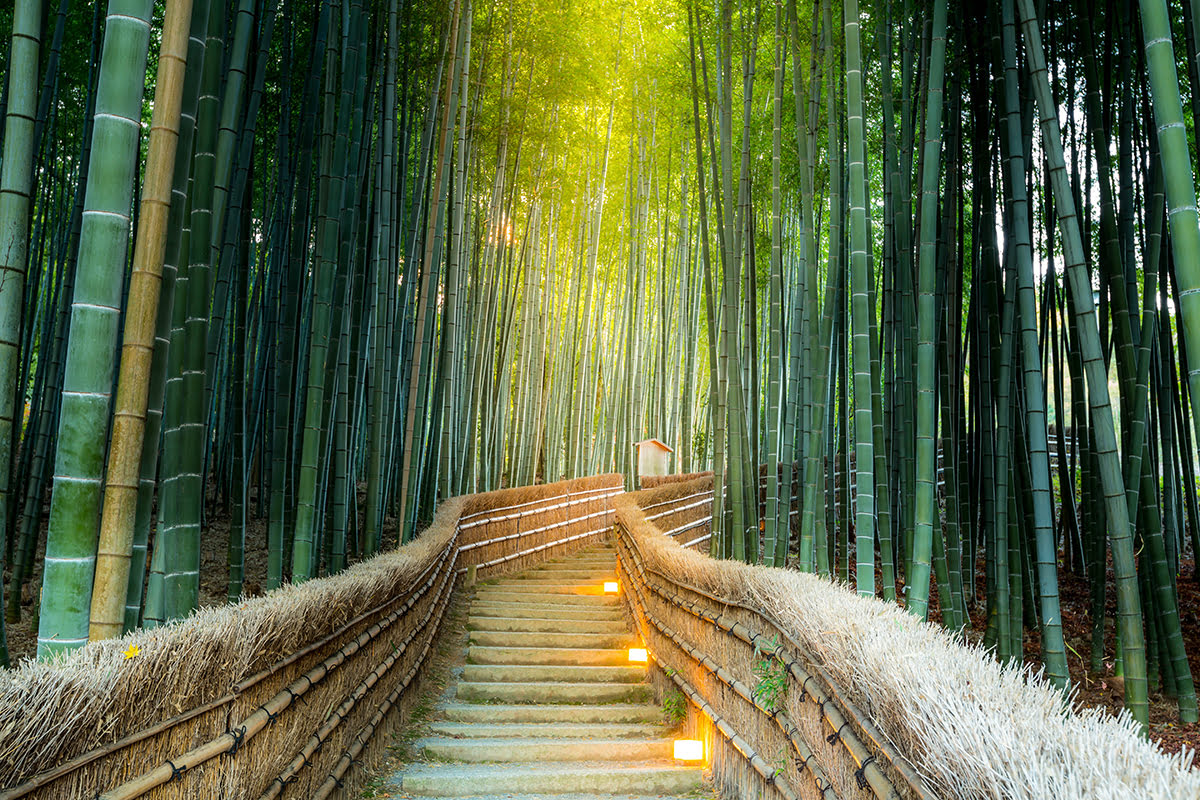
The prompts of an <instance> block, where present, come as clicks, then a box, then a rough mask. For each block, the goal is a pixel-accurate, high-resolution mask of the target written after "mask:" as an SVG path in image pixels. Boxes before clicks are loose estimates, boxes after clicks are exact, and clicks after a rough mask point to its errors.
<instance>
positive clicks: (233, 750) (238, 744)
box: [225, 725, 246, 756]
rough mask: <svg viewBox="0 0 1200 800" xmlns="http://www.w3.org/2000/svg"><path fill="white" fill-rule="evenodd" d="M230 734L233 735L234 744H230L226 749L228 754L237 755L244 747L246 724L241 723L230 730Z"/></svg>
mask: <svg viewBox="0 0 1200 800" xmlns="http://www.w3.org/2000/svg"><path fill="white" fill-rule="evenodd" d="M229 735H230V736H232V737H233V744H231V745H229V749H228V750H226V751H225V755H227V756H236V755H237V754H238V750H241V749H242V742H243V741H245V739H246V726H245V725H240V726H238V727H236V728H234V729H233V730H231V731H229Z"/></svg>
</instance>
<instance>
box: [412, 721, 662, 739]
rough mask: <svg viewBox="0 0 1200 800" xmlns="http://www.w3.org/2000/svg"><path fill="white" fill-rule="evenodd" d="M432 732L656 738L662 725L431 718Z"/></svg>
mask: <svg viewBox="0 0 1200 800" xmlns="http://www.w3.org/2000/svg"><path fill="white" fill-rule="evenodd" d="M429 729H430V731H431V732H432V733H433V735H434V736H439V737H449V738H451V739H659V738H661V737H662V735H663V727H662V726H661V725H650V724H647V723H640V724H639V723H633V722H507V723H499V724H488V725H481V724H479V723H473V722H434V723H433V724H432V725H430V726H429Z"/></svg>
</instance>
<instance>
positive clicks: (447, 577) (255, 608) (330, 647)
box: [0, 476, 621, 798]
mask: <svg viewBox="0 0 1200 800" xmlns="http://www.w3.org/2000/svg"><path fill="white" fill-rule="evenodd" d="M620 485H621V481H620V477H619V476H600V477H598V478H589V479H583V480H579V481H568V482H562V483H559V484H551V485H548V486H539V487H529V488H525V489H512V490H506V491H501V492H492V493H488V494H484V495H474V496H471V497H466V498H455V499H452V500H449V501H447V502H445V503H443V504H442V506H441V507H440V508H439V510H438V513H437V515H436V516H435V518H434V521H433V523H432V524H431V526H430V527H429V528H428V529H427V530H426V531H425V532H424V534H423V535H422V536H420V537H419V538H418V539H417V540H416V541H414V542H412V543H411V544H408V545H406V546H404V547H401V548H399V549H397V550H394V551H390V552H388V553H384V554H381V555H379V556H377V557H375V558H372V559H370V560H367V561H364V562H361V563H359V564H356V565H354V566H352V567H350V568H349V569H347V570H345V571H344V572H342V573H340V574H337V575H334V576H330V577H328V578H323V579H320V580H313V581H308V582H307V583H304V584H300V585H293V586H285V587H283V588H281V589H279V590H277V591H274V592H271V593H270V594H268V595H267V596H266V597H261V598H255V599H251V600H246V601H244V602H242V603H239V604H236V605H229V606H223V607H218V608H208V609H202V610H200V611H198V612H197V613H196V614H194V615H193V616H191V617H189V618H188V619H186V620H182V621H180V622H177V623H173V624H170V625H166V626H164V627H161V628H157V629H154V630H147V631H137V632H134V633H131V634H129V635H127V636H125V637H123V638H121V639H115V640H109V641H105V642H99V643H94V644H90V645H88V646H87V647H84V648H83V649H81V650H78V651H76V652H74V653H72V654H70V655H68V656H66V657H63V658H61V659H58V660H56V661H53V662H26V663H25V664H22V665H21V666H20V667H18V668H17V669H14V670H12V671H8V672H0V798H10V797H23V796H37V797H47V798H76V797H94V796H96V794H97V792H105V791H110V790H111V789H113V787H116V786H118V785H121V784H126V783H127V782H130V781H134V780H135V779H138V778H139V776H144V775H145V774H146V773H150V777H149V778H144V779H142V781H141V784H140V785H138V786H131V787H130V788H128V791H125V792H123V793H121V794H119V795H117V796H125V797H135V796H143V795H144V796H146V797H172V798H180V797H183V798H208V797H217V796H224V797H258V796H260V794H261V795H262V796H263V797H273V796H276V795H279V794H282V795H283V796H287V797H310V796H325V795H326V794H328V793H331V792H333V791H334V790H339V791H340V790H341V789H342V788H346V789H352V788H353V786H354V782H355V780H357V775H358V774H359V773H361V770H352V769H349V767H350V766H351V761H352V760H353V761H355V762H370V761H371V760H372V759H374V758H375V757H376V756H377V755H378V753H379V751H381V750H382V741H383V740H384V738H385V737H382V736H378V735H374V736H373V735H372V734H376V733H378V732H379V731H381V730H383V731H386V730H387V729H389V728H390V727H392V726H394V725H395V724H397V723H398V722H399V721H400V720H401V719H402V717H403V711H404V709H405V708H406V707H407V705H408V704H409V703H410V702H411V698H412V697H413V696H414V695H415V692H413V691H411V689H413V688H415V685H416V681H417V680H418V678H419V673H420V670H421V667H422V665H423V664H424V662H425V660H426V656H427V654H428V652H429V650H430V646H431V644H432V642H433V639H434V637H435V636H436V633H437V630H438V625H439V624H440V622H441V619H442V614H443V612H444V609H445V606H446V602H447V600H448V597H449V593H450V591H452V590H453V588H454V586H455V575H456V573H458V572H460V571H462V569H464V568H465V567H466V566H467V565H472V564H477V563H484V562H486V561H489V560H490V561H493V562H495V563H494V565H493V566H492V567H491V569H495V570H504V569H510V568H517V567H519V566H521V565H523V564H525V563H528V562H530V561H537V560H541V559H544V558H549V557H557V556H559V555H562V554H564V553H566V552H569V551H570V550H572V549H576V548H578V547H582V546H585V545H586V544H588V543H589V542H590V541H594V539H595V537H596V536H597V535H599V534H601V533H604V532H607V530H608V528H609V527H610V526H611V514H612V510H611V495H612V493H613V492H614V491H619V487H620ZM514 507H517V508H514ZM468 526H469V527H468ZM465 544H466V545H472V547H470V548H464V549H462V550H460V549H459V548H460V546H462V545H465ZM397 709H398V710H399V711H400V713H396V712H397ZM189 751H191V752H190V754H189V755H185V754H188V753H189ZM168 760H169V761H168ZM183 765H187V766H188V769H187V770H186V772H182V771H180V770H179V769H178V768H179V767H181V766H183ZM172 766H173V767H174V769H173V768H172ZM155 768H158V772H157V777H155V773H154V770H155ZM164 775H165V777H166V778H167V779H171V778H172V777H174V779H173V780H170V782H169V783H166V784H165V785H157V784H158V782H160V781H161V779H162V778H163V777H164ZM285 786H286V788H285Z"/></svg>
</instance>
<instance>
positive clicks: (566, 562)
mask: <svg viewBox="0 0 1200 800" xmlns="http://www.w3.org/2000/svg"><path fill="white" fill-rule="evenodd" d="M616 564H617V556H616V554H615V553H614V554H612V555H606V556H588V557H586V558H583V557H580V558H563V559H559V560H557V561H544V562H542V563H541V564H538V565H537V566H536V567H532V568H530V569H529V570H528V571H529V572H533V573H536V572H540V571H542V570H547V569H561V568H563V567H567V568H569V569H592V568H593V567H609V568H610V569H611V568H612V567H615V566H616Z"/></svg>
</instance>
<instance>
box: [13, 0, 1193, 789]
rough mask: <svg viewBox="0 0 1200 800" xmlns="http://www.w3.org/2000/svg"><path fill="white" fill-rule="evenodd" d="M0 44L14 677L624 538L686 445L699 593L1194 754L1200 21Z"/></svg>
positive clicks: (392, 13) (270, 10)
mask: <svg viewBox="0 0 1200 800" xmlns="http://www.w3.org/2000/svg"><path fill="white" fill-rule="evenodd" d="M860 2H861V4H860ZM0 31H3V32H4V33H9V32H11V36H7V37H4V40H3V44H2V45H0V76H3V83H2V88H0V531H2V532H3V550H2V551H0V564H2V565H3V582H2V586H0V597H2V600H3V605H4V614H3V617H2V618H0V662H2V663H3V665H4V667H5V668H10V669H14V670H15V669H16V668H17V667H18V666H19V665H20V664H22V663H29V662H35V663H47V664H50V663H56V662H57V661H59V660H61V659H66V658H69V657H70V656H71V655H72V653H74V652H75V651H78V650H80V649H81V648H84V647H85V646H88V643H89V642H97V641H101V640H107V639H112V638H115V637H121V636H122V635H126V634H129V633H130V632H132V631H138V630H151V629H155V628H163V627H167V626H171V625H175V624H178V622H177V621H181V620H185V619H188V618H191V617H193V616H195V615H196V614H197V612H198V611H200V610H202V609H206V608H210V607H216V606H223V605H225V604H227V603H228V604H235V605H236V604H239V603H245V602H247V600H248V599H249V598H255V597H257V596H260V595H267V596H270V595H271V593H274V592H287V591H293V590H296V589H298V587H300V585H301V584H304V583H306V582H315V581H317V580H320V579H324V578H326V577H327V576H336V575H338V574H339V573H342V572H343V571H346V570H348V569H350V568H352V567H353V566H354V565H356V564H358V563H359V562H363V561H366V560H369V559H371V558H372V557H375V556H376V554H380V553H384V552H387V551H391V550H394V549H396V548H398V547H401V546H402V545H405V544H406V543H408V542H410V541H417V542H419V541H420V539H421V537H422V535H423V532H424V531H425V530H426V529H427V528H429V527H430V526H431V524H433V522H434V520H435V518H436V515H437V514H438V511H439V509H441V508H443V507H444V506H445V504H447V503H448V502H450V501H451V498H456V497H460V496H464V495H477V494H479V493H484V492H492V491H494V490H500V489H509V488H513V487H531V486H535V485H541V484H551V483H554V482H558V481H567V480H573V479H583V478H587V477H589V476H599V475H602V474H606V473H616V474H618V475H620V476H621V481H622V482H623V484H624V486H623V488H624V489H625V490H627V491H629V492H634V491H635V490H636V489H638V488H639V487H644V486H650V485H652V484H653V480H652V477H653V476H652V475H649V474H642V470H644V469H645V468H644V467H640V466H639V464H640V463H641V462H640V459H639V456H638V449H637V446H638V445H644V444H645V443H646V441H647V440H655V443H656V446H657V447H659V448H660V449H661V450H662V451H663V452H664V453H669V459H670V466H669V472H671V473H675V474H677V475H679V476H687V477H689V478H693V479H694V478H697V477H698V476H700V475H702V474H710V475H711V493H712V498H711V512H709V511H706V512H705V515H704V516H705V521H704V524H705V525H707V526H708V527H707V530H709V531H710V532H711V538H709V539H707V540H706V542H705V545H704V549H705V550H706V551H707V553H708V556H710V557H711V558H712V559H719V560H725V561H730V562H742V563H744V564H754V565H761V566H760V567H759V568H760V569H761V568H763V567H773V568H779V569H780V570H782V571H787V572H799V573H814V574H815V575H817V576H823V577H824V578H825V579H827V582H832V583H833V584H836V585H838V586H840V587H842V589H843V591H846V592H849V593H856V594H858V595H863V596H867V597H871V598H877V599H878V603H879V607H880V608H885V607H888V606H890V607H899V608H901V609H903V610H904V611H905V612H907V614H908V615H910V616H912V617H915V618H916V619H917V620H920V621H925V620H928V621H929V622H930V623H932V624H934V625H936V626H938V627H939V628H940V629H944V630H945V631H946V632H947V635H948V636H949V637H951V638H952V639H953V640H955V641H957V642H959V643H962V644H963V645H966V646H968V647H969V648H972V649H974V650H978V651H979V652H982V653H983V654H984V656H985V658H986V659H989V660H991V661H993V662H999V663H1000V664H1002V665H1013V666H1014V668H1020V667H1025V668H1026V670H1027V671H1026V672H1023V673H1020V674H1024V675H1029V676H1031V677H1029V680H1035V677H1032V676H1036V680H1037V681H1040V682H1043V683H1045V684H1048V685H1049V686H1051V687H1053V688H1054V689H1055V690H1056V691H1057V692H1059V693H1060V694H1061V695H1062V696H1064V697H1068V698H1071V702H1074V703H1075V704H1076V705H1077V706H1079V707H1093V706H1096V707H1100V708H1103V709H1107V711H1109V712H1112V713H1114V714H1116V713H1123V714H1125V715H1127V716H1126V718H1127V719H1131V720H1132V721H1133V722H1132V724H1133V725H1134V726H1135V728H1136V729H1137V730H1139V731H1141V735H1143V736H1145V735H1146V734H1147V733H1151V734H1152V735H1153V737H1154V738H1155V739H1156V740H1159V739H1162V740H1163V741H1164V745H1163V746H1164V747H1167V748H1168V749H1172V748H1173V749H1175V750H1178V748H1179V746H1180V744H1181V743H1182V744H1183V746H1184V747H1187V746H1191V747H1192V748H1194V747H1195V746H1196V745H1198V744H1200V722H1198V720H1200V709H1198V705H1197V697H1196V689H1195V681H1194V673H1195V671H1196V670H1197V669H1198V668H1200V571H1198V570H1197V561H1196V559H1197V554H1198V553H1200V498H1198V494H1200V484H1198V481H1197V478H1198V477H1200V461H1198V450H1197V445H1198V443H1200V219H1198V215H1197V198H1196V174H1197V173H1196V168H1197V164H1198V158H1200V156H1198V153H1197V146H1196V144H1197V139H1196V128H1195V123H1196V120H1198V119H1200V2H1198V0H1136V2H1135V0H1064V1H1063V2H1050V3H1046V2H1037V0H986V1H983V0H981V1H980V2H951V0H738V1H737V2H734V0H708V2H702V1H701V0H548V1H543V0H431V2H413V0H321V2H305V3H299V2H293V1H292V0H103V1H101V0H91V2H89V1H88V0H57V2H49V0H9V2H6V3H0ZM655 474H657V473H655ZM630 496H631V497H634V496H636V495H632V494H631V495H630ZM705 508H706V509H707V508H709V507H708V506H705ZM608 527H609V528H611V527H612V525H611V524H609V525H608ZM618 552H619V553H621V554H622V555H621V558H622V559H626V558H627V556H626V555H624V552H625V551H623V550H620V549H618ZM625 563H626V562H625V561H622V564H625ZM630 563H631V562H630ZM624 568H625V567H624V566H623V567H622V569H624ZM472 569H474V568H473V567H472ZM739 574H741V573H739ZM746 574H758V573H757V572H748V573H746ZM472 575H474V573H472ZM622 580H624V578H623V579H622ZM789 585H790V584H789ZM805 585H807V584H805ZM289 587H290V588H289ZM747 602H748V601H747ZM360 610H361V609H360ZM880 613H883V612H882V611H881V612H880ZM864 636H865V634H864ZM757 646H758V645H757V644H756V645H755V647H757ZM129 652H134V653H136V651H133V650H131V651H127V655H126V657H128V653H129ZM757 652H758V650H755V653H757ZM895 668H896V669H899V670H903V669H905V667H904V665H903V664H897V665H896V667H895ZM1005 674H1008V673H1005ZM806 686H807V684H806ZM796 691H799V690H798V689H796ZM1121 709H1124V711H1123V712H1122V711H1121ZM271 721H274V718H272V720H271ZM835 735H836V734H835ZM829 741H830V742H832V741H834V740H833V739H832V738H830V739H829ZM236 749H237V745H236V744H235V745H234V748H233V750H234V752H236ZM0 760H2V759H0ZM861 769H864V770H865V769H866V766H865V765H863V766H862V767H861ZM860 780H864V779H863V778H862V777H861V773H860ZM281 786H282V784H281ZM81 796H82V795H81ZM88 796H91V795H90V794H89V795H88ZM105 796H107V795H105ZM129 796H133V795H129ZM189 796H191V795H189ZM196 796H199V795H196ZM229 796H234V795H229ZM254 796H256V795H254ZM264 796H266V795H264ZM314 796H316V795H314ZM839 796H841V795H839ZM988 796H991V795H988ZM997 796H1000V795H997ZM1004 796H1008V795H1004ZM1081 796H1082V795H1081ZM1164 796H1165V795H1164ZM1173 796H1182V795H1173Z"/></svg>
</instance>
